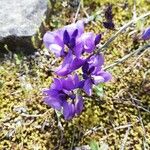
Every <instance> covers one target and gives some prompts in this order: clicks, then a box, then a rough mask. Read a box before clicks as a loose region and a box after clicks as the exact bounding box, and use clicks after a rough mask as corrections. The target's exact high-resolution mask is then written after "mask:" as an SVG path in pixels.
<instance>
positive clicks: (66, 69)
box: [56, 52, 73, 76]
mask: <svg viewBox="0 0 150 150" xmlns="http://www.w3.org/2000/svg"><path fill="white" fill-rule="evenodd" d="M72 60H73V55H72V53H71V52H69V53H68V54H67V56H66V57H65V59H64V61H63V64H62V65H61V66H60V67H58V68H57V70H56V74H57V75H59V76H66V75H68V74H69V73H70V72H71V71H72V70H71V69H70V64H71V63H72Z"/></svg>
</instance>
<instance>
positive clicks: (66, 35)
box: [63, 30, 70, 45]
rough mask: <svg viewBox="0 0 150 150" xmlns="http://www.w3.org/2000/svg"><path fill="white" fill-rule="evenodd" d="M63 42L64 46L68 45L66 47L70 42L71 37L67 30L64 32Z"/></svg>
mask: <svg viewBox="0 0 150 150" xmlns="http://www.w3.org/2000/svg"><path fill="white" fill-rule="evenodd" d="M63 41H64V44H66V45H67V44H68V43H69V42H70V36H69V34H68V31H67V30H65V31H64V35H63Z"/></svg>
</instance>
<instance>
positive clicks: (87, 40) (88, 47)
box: [81, 32, 95, 53]
mask: <svg viewBox="0 0 150 150" xmlns="http://www.w3.org/2000/svg"><path fill="white" fill-rule="evenodd" d="M81 39H82V42H83V43H84V50H85V51H86V52H87V53H91V52H93V50H94V49H95V34H94V33H92V32H87V33H83V34H82V36H81Z"/></svg>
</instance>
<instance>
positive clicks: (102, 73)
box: [99, 71, 112, 82]
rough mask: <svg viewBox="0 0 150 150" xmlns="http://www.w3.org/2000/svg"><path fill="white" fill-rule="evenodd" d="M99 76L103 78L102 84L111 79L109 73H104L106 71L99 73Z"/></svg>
mask: <svg viewBox="0 0 150 150" xmlns="http://www.w3.org/2000/svg"><path fill="white" fill-rule="evenodd" d="M99 75H100V76H102V77H103V78H104V82H107V81H109V80H111V79H112V75H111V74H110V73H109V72H106V71H101V72H100V73H99Z"/></svg>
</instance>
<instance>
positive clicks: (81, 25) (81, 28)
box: [76, 20, 84, 36]
mask: <svg viewBox="0 0 150 150" xmlns="http://www.w3.org/2000/svg"><path fill="white" fill-rule="evenodd" d="M76 27H77V29H78V35H79V36H80V35H81V34H82V33H83V32H84V21H83V20H79V21H77V22H76Z"/></svg>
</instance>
